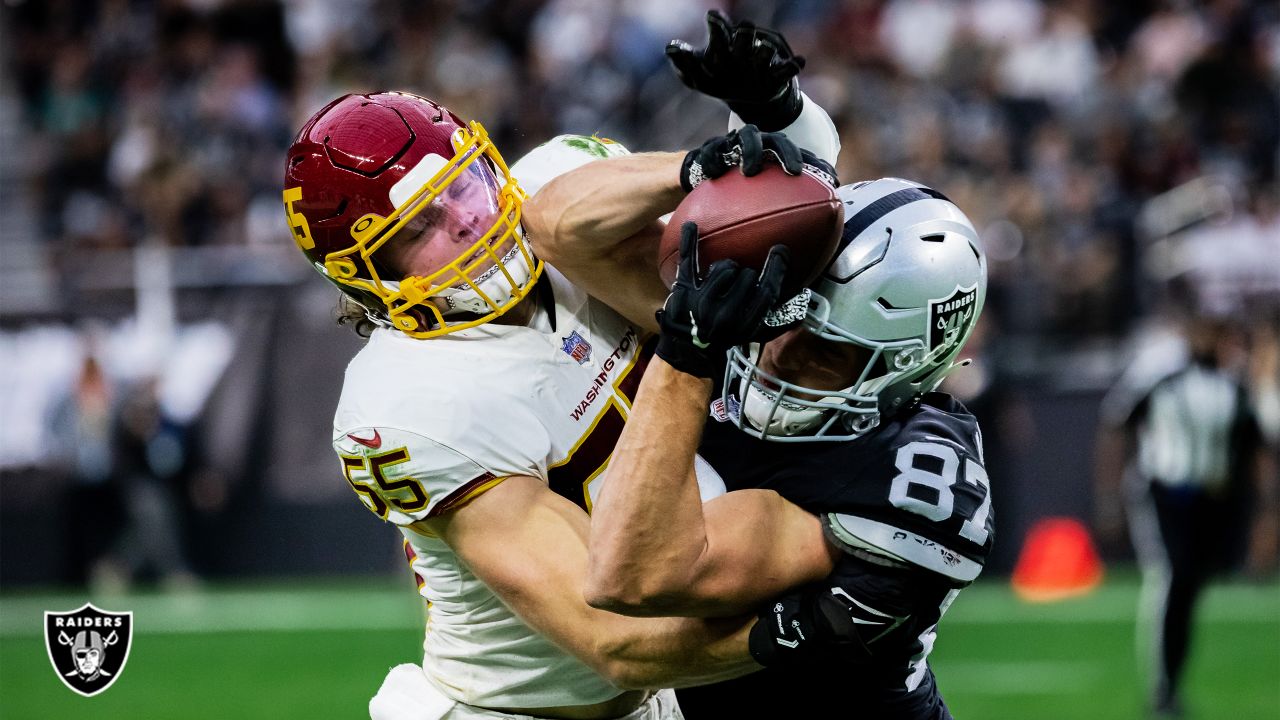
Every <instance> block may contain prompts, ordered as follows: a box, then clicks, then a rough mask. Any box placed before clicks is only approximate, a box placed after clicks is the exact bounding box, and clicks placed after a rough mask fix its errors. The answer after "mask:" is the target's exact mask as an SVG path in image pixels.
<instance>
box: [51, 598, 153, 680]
mask: <svg viewBox="0 0 1280 720" xmlns="http://www.w3.org/2000/svg"><path fill="white" fill-rule="evenodd" d="M132 640H133V613H132V612H122V613H114V612H107V611H105V610H99V609H98V608H96V607H94V606H93V605H92V604H90V603H85V604H84V605H83V606H82V607H80V608H79V609H78V610H73V611H71V612H48V611H46V612H45V614H44V644H45V649H46V650H48V651H49V662H51V663H53V669H54V671H55V672H56V673H57V674H58V679H60V680H62V682H63V684H64V685H66V686H67V687H69V688H71V689H72V690H73V691H75V692H77V693H79V694H81V695H83V696H85V697H93V696H94V695H97V694H98V693H100V692H102V691H104V690H106V689H107V688H109V687H111V685H112V684H113V683H115V681H116V680H117V679H118V678H119V677H120V673H121V672H122V671H123V670H124V664H125V663H126V662H127V661H128V660H129V647H130V645H131V644H132Z"/></svg>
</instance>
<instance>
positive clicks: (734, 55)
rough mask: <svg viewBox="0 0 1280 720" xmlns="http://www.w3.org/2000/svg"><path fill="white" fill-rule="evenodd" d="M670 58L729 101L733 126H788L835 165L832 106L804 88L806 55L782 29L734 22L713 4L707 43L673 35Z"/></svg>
mask: <svg viewBox="0 0 1280 720" xmlns="http://www.w3.org/2000/svg"><path fill="white" fill-rule="evenodd" d="M667 59H669V60H670V61H671V65H672V67H673V68H674V69H675V71H676V75H678V76H679V77H680V81H681V82H683V83H684V84H685V85H687V86H689V88H691V89H693V90H696V91H697V92H700V93H702V94H704V95H708V96H710V97H714V98H718V99H720V100H723V101H724V102H725V104H726V105H728V106H729V110H730V111H731V112H732V115H731V116H730V118H729V129H730V130H736V129H738V128H740V127H742V126H743V125H745V124H747V123H751V124H753V125H756V126H757V127H759V128H760V129H761V130H767V131H776V132H782V133H785V134H786V135H787V137H789V138H791V140H792V142H794V143H795V144H796V145H799V146H800V147H803V148H808V149H809V150H811V151H813V153H814V154H815V155H817V156H818V157H820V158H822V159H823V160H825V161H827V162H828V163H831V164H832V165H835V163H836V158H837V157H838V156H839V155H840V135H839V134H838V133H837V132H836V126H835V123H833V122H831V117H830V116H828V115H827V112H826V110H824V109H823V108H822V107H821V106H819V105H818V104H817V103H815V102H814V101H813V100H812V99H810V98H809V97H808V96H807V95H805V94H804V93H802V92H800V85H799V77H798V76H799V74H800V71H801V70H803V69H804V66H805V60H804V58H803V57H801V56H799V55H796V54H795V53H794V52H792V50H791V46H790V44H788V43H787V39H786V38H785V37H783V36H782V33H779V32H777V31H776V30H771V29H769V28H763V27H757V26H756V25H755V24H754V23H752V22H751V21H749V20H743V21H739V22H737V23H730V22H729V20H728V19H727V18H725V16H723V15H721V14H720V13H719V12H718V11H716V10H712V11H710V12H708V13H707V42H706V45H705V46H704V47H700V48H695V47H694V46H693V45H691V44H689V43H687V42H684V41H683V40H672V41H671V42H670V43H668V44H667Z"/></svg>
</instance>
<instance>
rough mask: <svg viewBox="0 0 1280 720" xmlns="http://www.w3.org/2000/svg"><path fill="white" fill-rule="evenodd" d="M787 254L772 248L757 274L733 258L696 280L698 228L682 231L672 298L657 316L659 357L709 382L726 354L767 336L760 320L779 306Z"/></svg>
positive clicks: (783, 248)
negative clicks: (736, 347) (735, 346)
mask: <svg viewBox="0 0 1280 720" xmlns="http://www.w3.org/2000/svg"><path fill="white" fill-rule="evenodd" d="M787 257H788V251H787V248H786V246H785V245H775V246H774V247H773V249H771V250H770V251H769V257H768V258H767V259H766V260H765V263H764V268H762V269H761V270H760V271H759V272H756V271H755V270H753V269H751V268H745V267H740V266H739V265H738V263H736V262H734V261H733V260H717V261H716V262H714V263H712V264H711V267H709V268H707V272H706V275H705V276H703V277H699V276H698V226H697V225H696V224H694V223H692V222H686V223H685V224H684V225H683V226H681V228H680V264H679V265H678V266H677V268H676V281H675V282H674V283H673V284H672V285H671V294H670V295H668V296H667V301H666V302H665V303H663V306H662V309H661V310H659V311H658V312H657V315H656V317H657V318H658V327H660V328H661V330H662V333H661V335H660V336H659V337H658V347H657V348H656V349H655V350H654V352H655V353H657V355H658V357H660V358H662V359H663V360H666V361H667V364H669V365H671V367H674V368H675V369H677V370H679V371H681V372H685V373H688V374H690V375H696V376H698V377H704V378H710V377H713V376H715V375H716V374H717V373H718V372H720V370H721V369H722V365H723V363H724V354H725V353H726V352H727V351H728V349H729V348H730V347H732V346H734V345H741V344H744V343H748V342H751V341H752V340H753V339H754V338H755V337H756V335H757V334H760V333H762V332H766V329H765V328H764V317H765V315H766V314H767V313H768V312H769V309H770V308H772V307H773V306H774V304H775V303H777V302H778V295H779V294H780V293H781V292H782V279H783V277H785V276H786V273H787Z"/></svg>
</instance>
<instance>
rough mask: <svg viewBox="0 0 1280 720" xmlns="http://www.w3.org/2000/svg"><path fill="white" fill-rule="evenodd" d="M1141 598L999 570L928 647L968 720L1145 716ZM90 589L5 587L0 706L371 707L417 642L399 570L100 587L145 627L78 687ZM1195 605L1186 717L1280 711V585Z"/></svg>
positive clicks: (303, 714) (297, 711)
mask: <svg viewBox="0 0 1280 720" xmlns="http://www.w3.org/2000/svg"><path fill="white" fill-rule="evenodd" d="M1136 597H1137V584H1136V581H1135V580H1133V579H1129V578H1122V579H1120V580H1114V581H1111V582H1109V583H1108V584H1107V585H1106V586H1104V587H1103V588H1102V589H1101V590H1100V591H1099V592H1097V593H1095V594H1093V595H1092V596H1090V597H1087V598H1083V599H1079V600H1073V601H1068V602H1063V603H1058V604H1053V605H1037V606H1032V605H1026V604H1023V603H1021V602H1019V601H1017V600H1016V599H1015V598H1014V597H1013V596H1012V595H1011V594H1010V593H1009V591H1008V590H1007V589H1006V586H1005V585H1003V584H999V583H995V582H986V583H980V584H978V585H976V586H975V587H973V588H970V589H968V590H966V591H965V592H964V593H962V594H961V595H960V598H959V600H957V601H956V604H955V606H954V607H953V608H952V609H951V611H950V613H948V615H947V617H946V619H945V620H944V621H943V625H942V628H941V632H940V633H939V639H938V645H937V648H936V649H935V651H934V655H933V658H934V660H933V665H934V668H935V669H936V671H937V674H938V677H939V682H940V683H941V686H942V689H943V693H944V694H945V696H946V697H947V700H948V703H949V704H950V705H951V707H952V709H953V711H954V712H955V714H956V716H957V717H958V718H962V719H968V720H1000V719H1004V718H1008V719H1010V720H1022V719H1027V720H1068V719H1069V718H1080V719H1081V720H1107V719H1109V718H1115V719H1117V720H1119V719H1121V718H1124V719H1129V718H1141V717H1143V715H1142V713H1141V712H1140V707H1141V704H1140V703H1141V696H1142V695H1141V690H1140V685H1139V680H1138V674H1137V670H1136V667H1135V653H1134V640H1133V635H1134V623H1133V609H1134V607H1135V605H1136ZM85 599H86V598H85V597H83V596H79V595H65V594H62V595H34V594H12V593H10V594H5V595H0V718H2V719H3V720H24V719H26V718H42V719H43V718H50V719H55V718H56V719H59V720H61V719H62V718H75V719H76V720H94V719H95V718H129V719H130V720H132V719H135V718H136V719H150V718H192V719H195V718H219V719H224V718H309V719H315V718H348V717H367V712H366V710H365V707H366V702H367V701H368V698H369V696H370V695H371V694H372V693H373V691H374V690H375V689H376V688H377V686H378V683H379V682H380V681H381V680H382V676H383V673H384V672H385V671H386V669H387V668H388V667H389V666H391V665H394V664H396V663H400V662H408V661H413V660H415V659H417V656H418V652H419V645H420V642H419V641H420V634H419V633H420V630H419V627H418V626H419V622H418V619H419V610H418V607H417V604H416V601H415V599H414V597H413V596H412V593H411V592H410V591H409V590H408V589H407V588H406V587H405V586H404V584H403V583H402V582H399V581H396V582H392V581H386V582H383V581H374V582H368V581H365V582H361V583H359V584H348V585H317V584H315V583H309V584H294V585H287V584H273V585H269V586H267V585H255V586H232V587H218V588H215V589H210V590H206V591H205V592H202V593H199V594H194V595H181V596H166V595H135V596H129V597H127V598H115V599H112V598H94V601H95V604H97V605H98V606H100V607H102V608H103V609H106V610H113V611H120V610H132V611H134V622H135V635H134V639H133V648H132V651H131V653H130V656H129V662H128V665H127V666H126V668H125V670H124V672H123V673H122V674H121V676H120V679H119V680H118V681H117V682H116V684H115V685H114V686H112V687H111V688H110V689H109V690H107V691H106V692H105V693H103V694H102V695H99V696H97V697H93V698H82V697H80V696H78V695H75V694H73V693H72V692H71V691H69V690H67V689H66V688H65V687H63V685H62V684H61V682H60V681H59V680H58V679H57V678H56V677H54V673H53V669H52V667H51V666H50V664H49V660H48V658H47V656H46V653H45V649H44V639H43V637H42V636H41V632H42V630H41V628H42V622H43V615H42V613H43V611H44V610H60V611H62V610H72V609H75V608H77V607H79V606H80V605H81V604H82V603H83V602H84V601H85ZM1200 617H1201V620H1202V622H1201V624H1200V626H1199V631H1198V633H1197V635H1196V640H1195V642H1196V643H1197V645H1196V648H1195V651H1194V655H1193V658H1192V662H1191V667H1190V670H1189V687H1188V701H1189V702H1188V705H1189V709H1190V710H1191V711H1192V712H1191V714H1190V715H1189V717H1190V718H1194V719H1196V720H1213V719H1217V718H1221V719H1223V720H1267V719H1269V718H1277V719H1280V585H1275V584H1272V585H1269V586H1266V587H1259V586H1246V585H1225V586H1220V587H1217V588H1215V589H1214V590H1213V591H1212V592H1211V593H1210V594H1209V595H1208V597H1207V598H1206V599H1205V601H1204V604H1203V605H1202V606H1201V616H1200ZM796 717H803V715H802V714H797V716H796Z"/></svg>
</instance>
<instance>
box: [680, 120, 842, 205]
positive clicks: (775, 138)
mask: <svg viewBox="0 0 1280 720" xmlns="http://www.w3.org/2000/svg"><path fill="white" fill-rule="evenodd" d="M806 153H807V157H808V158H812V159H814V160H816V159H817V158H816V157H814V155H813V154H812V153H809V152H808V151H807V150H801V149H800V148H799V147H796V144H795V143H793V142H791V140H790V139H789V138H787V136H786V135H783V134H782V133H770V132H760V130H759V129H758V128H756V126H755V125H743V126H742V128H741V129H738V130H733V131H731V132H730V133H728V134H727V135H720V136H718V137H714V138H711V139H710V140H708V141H706V142H704V143H702V147H699V148H697V149H695V150H690V151H689V153H688V154H687V155H685V156H684V162H683V163H681V164H680V187H682V188H684V191H685V192H692V191H693V189H694V188H695V187H697V186H698V183H700V182H702V181H703V180H706V179H707V178H718V177H720V176H721V175H724V174H725V173H727V172H729V171H730V170H732V169H734V168H742V174H743V175H746V176H748V177H750V176H752V175H756V174H758V173H759V172H760V171H761V170H763V169H764V161H765V158H766V156H767V154H772V155H773V157H775V158H777V160H778V163H779V164H781V165H782V169H783V170H786V171H787V173H788V174H789V175H799V174H800V171H801V170H803V169H804V163H805V161H806ZM828 167H830V166H828ZM833 172H834V171H833Z"/></svg>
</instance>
